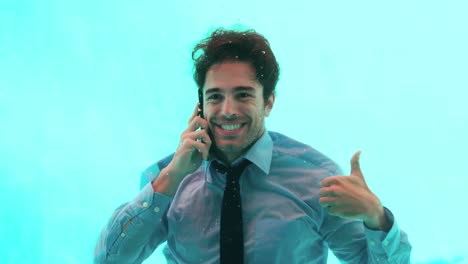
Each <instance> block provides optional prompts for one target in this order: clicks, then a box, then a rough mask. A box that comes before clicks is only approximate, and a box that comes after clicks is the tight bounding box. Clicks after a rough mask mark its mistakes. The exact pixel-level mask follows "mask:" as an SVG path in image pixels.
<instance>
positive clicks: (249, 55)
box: [192, 27, 280, 102]
mask: <svg viewBox="0 0 468 264" xmlns="http://www.w3.org/2000/svg"><path fill="white" fill-rule="evenodd" d="M192 60H193V61H194V73H193V78H194V80H195V82H196V83H197V86H198V96H199V97H200V101H201V102H202V101H203V92H202V91H203V85H204V84H205V78H206V73H207V72H208V69H209V68H210V67H211V66H212V65H213V64H219V63H222V62H225V61H239V62H248V63H250V64H251V65H252V66H253V68H254V69H255V75H256V78H257V80H258V81H259V82H260V84H262V86H263V100H264V102H266V101H267V100H268V97H270V95H271V94H272V93H274V92H275V88H276V84H277V82H278V79H279V74H280V70H279V65H278V62H277V61H276V58H275V55H274V54H273V52H272V50H271V48H270V43H269V42H268V40H267V39H266V38H265V37H264V36H263V35H261V34H259V33H257V32H256V31H255V30H253V29H247V30H239V29H237V30H236V29H233V30H227V29H224V28H222V27H220V28H217V29H215V30H214V31H213V32H212V33H211V35H209V36H208V37H207V38H205V39H202V40H201V41H200V42H199V43H198V44H197V45H196V46H195V47H194V49H193V51H192Z"/></svg>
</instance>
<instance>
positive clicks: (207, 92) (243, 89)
mask: <svg viewBox="0 0 468 264" xmlns="http://www.w3.org/2000/svg"><path fill="white" fill-rule="evenodd" d="M233 90H234V91H235V92H240V91H249V92H253V91H255V88H253V87H251V86H237V87H234V88H233ZM220 91H221V89H220V88H218V87H214V88H210V89H208V90H206V92H205V95H207V94H211V93H216V92H220Z"/></svg>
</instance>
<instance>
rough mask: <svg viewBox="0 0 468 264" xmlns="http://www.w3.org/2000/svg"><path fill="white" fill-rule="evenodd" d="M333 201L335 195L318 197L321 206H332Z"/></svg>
mask: <svg viewBox="0 0 468 264" xmlns="http://www.w3.org/2000/svg"><path fill="white" fill-rule="evenodd" d="M335 203H336V197H330V196H324V197H320V199H319V204H320V205H321V206H322V207H329V206H333V205H335Z"/></svg>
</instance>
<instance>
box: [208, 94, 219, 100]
mask: <svg viewBox="0 0 468 264" xmlns="http://www.w3.org/2000/svg"><path fill="white" fill-rule="evenodd" d="M216 99H219V94H213V95H210V96H208V100H216Z"/></svg>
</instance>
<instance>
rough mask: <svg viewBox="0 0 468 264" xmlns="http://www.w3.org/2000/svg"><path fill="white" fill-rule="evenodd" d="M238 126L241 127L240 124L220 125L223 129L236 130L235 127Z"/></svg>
mask: <svg viewBox="0 0 468 264" xmlns="http://www.w3.org/2000/svg"><path fill="white" fill-rule="evenodd" d="M239 127H241V124H237V125H221V128H222V129H224V130H236V129H238V128H239Z"/></svg>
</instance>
